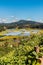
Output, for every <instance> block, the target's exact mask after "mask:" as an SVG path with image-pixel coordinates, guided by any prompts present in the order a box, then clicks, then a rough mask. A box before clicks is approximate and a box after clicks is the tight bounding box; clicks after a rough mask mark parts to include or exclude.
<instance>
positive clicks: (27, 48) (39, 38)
mask: <svg viewBox="0 0 43 65" xmlns="http://www.w3.org/2000/svg"><path fill="white" fill-rule="evenodd" d="M9 42H10V41H8V40H7V43H9ZM13 43H14V44H15V42H13ZM13 43H11V44H5V45H4V46H3V47H0V51H1V52H5V53H6V54H5V53H3V54H2V56H0V65H40V63H39V61H38V60H37V59H38V58H39V57H40V56H43V35H35V34H34V35H32V36H30V37H24V38H21V39H20V44H19V46H13ZM10 45H12V47H10ZM37 45H38V46H39V48H40V52H39V53H36V52H35V50H34V47H35V46H37ZM2 49H3V50H2ZM1 52H0V53H1Z"/></svg>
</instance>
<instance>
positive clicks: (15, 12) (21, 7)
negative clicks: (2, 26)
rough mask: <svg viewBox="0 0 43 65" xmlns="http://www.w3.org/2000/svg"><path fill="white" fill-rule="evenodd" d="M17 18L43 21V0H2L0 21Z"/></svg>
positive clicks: (9, 20) (0, 1) (0, 0)
mask: <svg viewBox="0 0 43 65" xmlns="http://www.w3.org/2000/svg"><path fill="white" fill-rule="evenodd" d="M17 19H26V20H35V21H40V22H41V21H42V22H43V0H0V22H11V21H15V20H17Z"/></svg>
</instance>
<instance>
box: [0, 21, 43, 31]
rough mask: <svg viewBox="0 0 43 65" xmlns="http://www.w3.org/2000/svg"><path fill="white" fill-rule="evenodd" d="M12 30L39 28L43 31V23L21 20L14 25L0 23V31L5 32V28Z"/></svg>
mask: <svg viewBox="0 0 43 65" xmlns="http://www.w3.org/2000/svg"><path fill="white" fill-rule="evenodd" d="M5 27H6V28H7V29H12V28H39V29H43V23H39V22H35V21H27V20H20V21H18V22H13V23H0V31H2V30H4V28H5Z"/></svg>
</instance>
